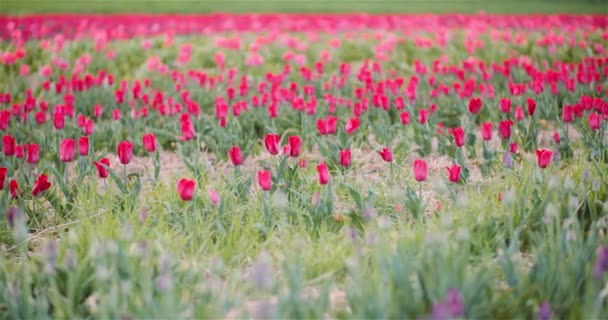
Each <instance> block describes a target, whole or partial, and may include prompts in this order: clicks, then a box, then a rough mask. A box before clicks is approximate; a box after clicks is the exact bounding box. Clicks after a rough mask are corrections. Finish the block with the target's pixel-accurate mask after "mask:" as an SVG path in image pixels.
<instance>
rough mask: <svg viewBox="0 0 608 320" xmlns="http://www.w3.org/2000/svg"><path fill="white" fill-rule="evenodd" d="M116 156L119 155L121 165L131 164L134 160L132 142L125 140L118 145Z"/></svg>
mask: <svg viewBox="0 0 608 320" xmlns="http://www.w3.org/2000/svg"><path fill="white" fill-rule="evenodd" d="M116 154H117V155H118V160H120V163H122V164H123V165H127V164H129V162H131V159H132V158H133V144H132V143H131V141H129V140H125V141H122V142H120V143H118V147H117V149H116Z"/></svg>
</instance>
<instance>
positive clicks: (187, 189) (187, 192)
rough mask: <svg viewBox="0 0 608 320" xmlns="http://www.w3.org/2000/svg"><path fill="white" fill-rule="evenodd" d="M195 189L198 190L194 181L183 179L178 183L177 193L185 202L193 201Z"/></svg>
mask: <svg viewBox="0 0 608 320" xmlns="http://www.w3.org/2000/svg"><path fill="white" fill-rule="evenodd" d="M194 188H196V181H194V180H190V179H185V178H182V179H180V180H179V182H178V183H177V193H178V194H179V197H180V198H181V199H182V200H184V201H190V200H192V197H193V195H194Z"/></svg>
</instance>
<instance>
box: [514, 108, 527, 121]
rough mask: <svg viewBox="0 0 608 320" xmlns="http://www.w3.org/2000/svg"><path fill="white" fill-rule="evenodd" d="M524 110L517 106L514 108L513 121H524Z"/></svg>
mask: <svg viewBox="0 0 608 320" xmlns="http://www.w3.org/2000/svg"><path fill="white" fill-rule="evenodd" d="M524 116H525V115H524V108H523V107H522V106H517V108H515V120H517V121H521V120H523V119H524Z"/></svg>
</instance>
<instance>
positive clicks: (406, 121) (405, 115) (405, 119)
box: [399, 111, 410, 125]
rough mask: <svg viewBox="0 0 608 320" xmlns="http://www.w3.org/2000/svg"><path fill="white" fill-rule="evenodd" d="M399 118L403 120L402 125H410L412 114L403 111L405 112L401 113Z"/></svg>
mask: <svg viewBox="0 0 608 320" xmlns="http://www.w3.org/2000/svg"><path fill="white" fill-rule="evenodd" d="M399 117H400V118H401V123H402V124H404V125H407V124H410V113H409V112H407V111H403V112H401V114H400V115H399Z"/></svg>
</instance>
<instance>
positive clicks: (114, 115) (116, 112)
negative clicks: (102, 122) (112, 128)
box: [112, 109, 121, 121]
mask: <svg viewBox="0 0 608 320" xmlns="http://www.w3.org/2000/svg"><path fill="white" fill-rule="evenodd" d="M120 118H121V114H120V109H114V110H112V120H114V121H118V120H120Z"/></svg>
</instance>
